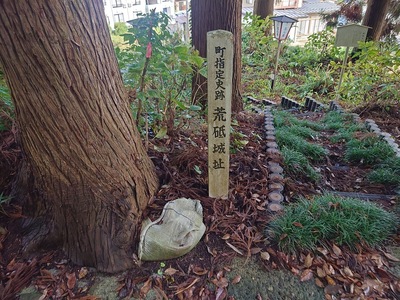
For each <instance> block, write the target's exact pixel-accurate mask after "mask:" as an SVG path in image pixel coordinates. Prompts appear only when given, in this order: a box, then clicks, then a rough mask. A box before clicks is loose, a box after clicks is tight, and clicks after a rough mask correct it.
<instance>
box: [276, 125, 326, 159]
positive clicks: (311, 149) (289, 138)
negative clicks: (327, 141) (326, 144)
mask: <svg viewBox="0 0 400 300" xmlns="http://www.w3.org/2000/svg"><path fill="white" fill-rule="evenodd" d="M276 141H277V143H278V144H279V145H280V146H281V147H283V146H286V147H288V148H290V149H292V150H295V151H297V152H300V153H302V154H304V155H305V156H307V157H309V158H310V159H311V160H314V161H320V160H322V159H323V158H324V157H325V156H326V154H327V152H326V150H325V149H324V148H323V147H322V146H320V145H316V144H312V143H310V142H307V141H306V140H305V139H303V138H302V137H299V136H297V135H296V134H294V133H292V132H290V131H288V129H287V128H285V127H281V128H278V129H277V130H276Z"/></svg>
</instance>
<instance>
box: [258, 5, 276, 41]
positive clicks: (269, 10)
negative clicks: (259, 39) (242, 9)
mask: <svg viewBox="0 0 400 300" xmlns="http://www.w3.org/2000/svg"><path fill="white" fill-rule="evenodd" d="M274 2H275V0H255V2H254V7H253V14H254V15H256V16H260V19H262V20H264V19H265V18H267V17H268V16H272V15H273V14H274ZM271 34H272V26H269V27H268V28H267V29H266V30H265V35H266V36H268V35H271Z"/></svg>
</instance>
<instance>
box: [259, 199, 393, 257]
mask: <svg viewBox="0 0 400 300" xmlns="http://www.w3.org/2000/svg"><path fill="white" fill-rule="evenodd" d="M397 225H398V223H397V219H396V215H395V214H393V213H391V212H387V211H385V210H384V209H382V208H380V207H379V206H377V205H376V204H374V203H371V202H365V201H362V200H358V199H352V198H340V197H336V196H334V195H324V196H319V197H315V198H314V199H313V200H307V199H301V200H300V201H299V202H297V203H294V204H292V205H290V206H288V207H286V209H285V211H284V214H283V215H282V216H280V217H278V218H277V219H275V220H273V221H272V222H271V223H270V224H269V226H268V228H267V231H266V233H267V234H268V235H270V236H271V237H272V238H273V239H274V241H275V242H277V244H278V246H279V248H280V249H282V250H284V251H289V252H292V251H295V250H302V249H307V250H314V249H315V248H316V247H317V246H319V245H324V244H325V243H326V242H327V241H332V242H334V243H336V244H338V245H347V246H349V247H350V248H354V247H355V245H356V244H358V243H360V242H364V243H366V244H367V245H369V246H375V245H377V244H379V243H381V242H382V241H384V240H385V239H386V238H387V237H388V236H389V235H390V234H391V233H392V232H393V231H394V230H395V229H396V226H397Z"/></svg>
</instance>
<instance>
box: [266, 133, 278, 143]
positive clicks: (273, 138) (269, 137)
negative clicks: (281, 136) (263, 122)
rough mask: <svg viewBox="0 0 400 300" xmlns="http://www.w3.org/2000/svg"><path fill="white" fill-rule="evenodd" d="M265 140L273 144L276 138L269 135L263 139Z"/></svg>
mask: <svg viewBox="0 0 400 300" xmlns="http://www.w3.org/2000/svg"><path fill="white" fill-rule="evenodd" d="M265 139H266V140H267V141H271V142H273V141H275V140H276V137H275V136H274V135H271V134H269V135H267V136H266V137H265Z"/></svg>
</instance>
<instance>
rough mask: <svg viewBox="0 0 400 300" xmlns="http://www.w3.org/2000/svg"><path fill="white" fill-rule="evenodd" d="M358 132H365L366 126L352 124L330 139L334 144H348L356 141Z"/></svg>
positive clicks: (338, 131)
mask: <svg viewBox="0 0 400 300" xmlns="http://www.w3.org/2000/svg"><path fill="white" fill-rule="evenodd" d="M356 132H365V127H364V125H361V124H351V125H348V126H346V127H343V128H339V129H338V130H337V131H336V134H335V135H333V136H332V137H331V138H330V141H331V142H332V143H338V142H348V141H350V140H352V139H354V134H355V133H356Z"/></svg>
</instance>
